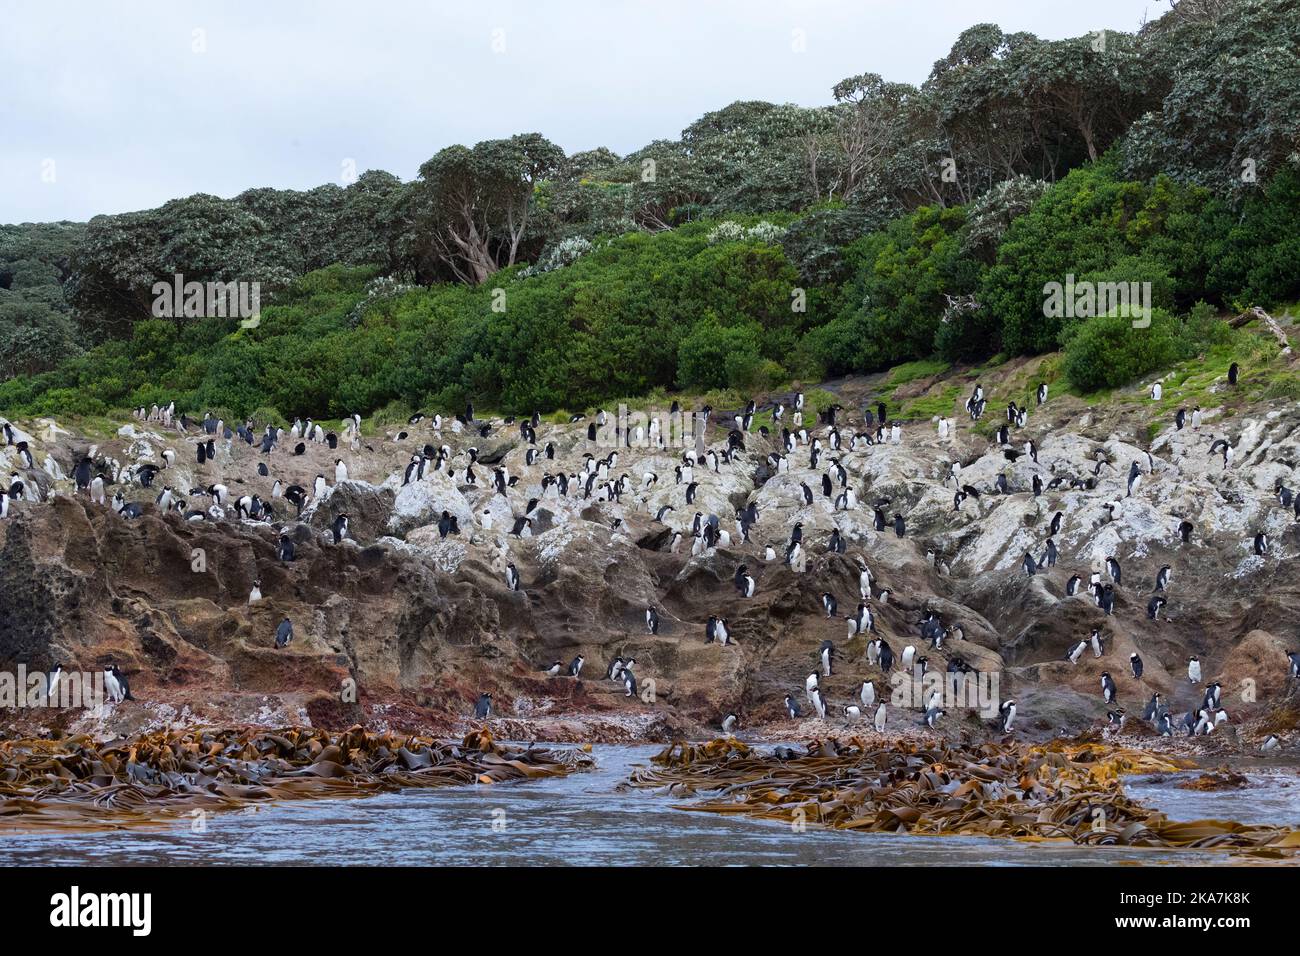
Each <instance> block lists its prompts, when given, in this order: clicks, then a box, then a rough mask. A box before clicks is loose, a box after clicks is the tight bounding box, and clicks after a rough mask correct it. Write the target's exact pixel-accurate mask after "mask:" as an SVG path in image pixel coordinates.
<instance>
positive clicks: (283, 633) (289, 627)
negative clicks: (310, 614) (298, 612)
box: [275, 617, 293, 647]
mask: <svg viewBox="0 0 1300 956" xmlns="http://www.w3.org/2000/svg"><path fill="white" fill-rule="evenodd" d="M292 640H293V621H291V620H289V619H288V618H287V617H286V618H285V619H284V620H282V621H281V622H280V625H279V626H278V627H277V628H276V629H275V646H276V647H288V646H289V642H290V641H292Z"/></svg>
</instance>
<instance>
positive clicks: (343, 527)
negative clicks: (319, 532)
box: [330, 511, 348, 544]
mask: <svg viewBox="0 0 1300 956" xmlns="http://www.w3.org/2000/svg"><path fill="white" fill-rule="evenodd" d="M330 531H331V533H333V535H334V543H335V544H339V543H340V542H342V540H343V539H344V538H346V537H347V536H348V513H347V512H346V511H340V512H339V513H338V515H337V516H336V517H335V518H334V521H333V523H332V524H331V525H330Z"/></svg>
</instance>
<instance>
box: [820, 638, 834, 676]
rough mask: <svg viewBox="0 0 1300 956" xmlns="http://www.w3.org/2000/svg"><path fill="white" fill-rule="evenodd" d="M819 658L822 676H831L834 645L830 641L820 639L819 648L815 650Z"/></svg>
mask: <svg viewBox="0 0 1300 956" xmlns="http://www.w3.org/2000/svg"><path fill="white" fill-rule="evenodd" d="M817 656H818V657H819V658H820V660H821V665H822V676H823V677H830V676H831V662H832V660H833V659H834V657H835V645H834V644H833V643H832V642H831V641H822V646H821V650H819V651H818V652H817Z"/></svg>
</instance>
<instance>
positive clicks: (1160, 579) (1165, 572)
mask: <svg viewBox="0 0 1300 956" xmlns="http://www.w3.org/2000/svg"><path fill="white" fill-rule="evenodd" d="M1169 572H1170V568H1169V565H1167V564H1165V565H1162V566H1161V568H1160V570H1159V571H1157V572H1156V588H1155V589H1156V590H1157V591H1163V590H1165V589H1166V588H1167V587H1168V586H1169Z"/></svg>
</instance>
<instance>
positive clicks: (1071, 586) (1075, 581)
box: [1065, 574, 1083, 597]
mask: <svg viewBox="0 0 1300 956" xmlns="http://www.w3.org/2000/svg"><path fill="white" fill-rule="evenodd" d="M1082 582H1083V579H1082V578H1081V577H1079V576H1078V575H1077V574H1071V575H1070V579H1069V580H1068V581H1066V582H1065V594H1066V597H1073V596H1074V595H1076V594H1078V593H1079V585H1080V584H1081V583H1082Z"/></svg>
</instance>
